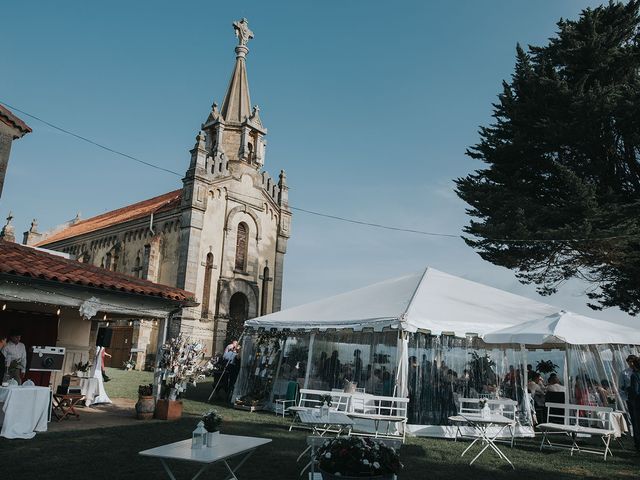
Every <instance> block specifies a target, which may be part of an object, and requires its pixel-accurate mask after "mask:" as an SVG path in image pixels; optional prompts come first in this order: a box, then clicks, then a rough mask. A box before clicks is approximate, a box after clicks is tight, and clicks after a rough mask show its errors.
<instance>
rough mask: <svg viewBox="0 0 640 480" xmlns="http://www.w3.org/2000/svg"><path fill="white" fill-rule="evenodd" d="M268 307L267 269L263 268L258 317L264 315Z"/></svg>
mask: <svg viewBox="0 0 640 480" xmlns="http://www.w3.org/2000/svg"><path fill="white" fill-rule="evenodd" d="M268 305H269V267H264V271H263V272H262V302H261V305H260V315H266V314H267V313H268V312H267V307H268Z"/></svg>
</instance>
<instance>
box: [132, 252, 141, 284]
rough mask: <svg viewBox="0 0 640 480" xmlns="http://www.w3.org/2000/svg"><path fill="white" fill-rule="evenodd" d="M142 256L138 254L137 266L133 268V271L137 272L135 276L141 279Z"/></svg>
mask: <svg viewBox="0 0 640 480" xmlns="http://www.w3.org/2000/svg"><path fill="white" fill-rule="evenodd" d="M140 263H141V261H140V254H139V253H138V255H137V256H136V261H135V265H134V267H133V271H134V272H135V276H136V277H138V278H140V276H141V271H142V267H141V266H140Z"/></svg>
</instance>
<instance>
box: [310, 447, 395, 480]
mask: <svg viewBox="0 0 640 480" xmlns="http://www.w3.org/2000/svg"><path fill="white" fill-rule="evenodd" d="M316 458H317V459H318V468H319V470H320V473H321V474H322V478H323V480H338V479H340V480H349V479H354V478H357V479H360V480H361V479H363V478H368V479H376V480H391V479H392V478H393V476H394V475H396V474H398V473H399V472H400V469H401V468H402V464H401V463H400V456H399V455H398V452H397V451H396V450H395V449H394V448H392V447H387V446H386V445H385V444H384V443H381V442H376V441H375V440H372V439H370V438H362V437H336V438H334V439H332V440H327V441H326V442H324V444H323V445H322V446H321V447H320V448H319V449H318V451H317V456H316Z"/></svg>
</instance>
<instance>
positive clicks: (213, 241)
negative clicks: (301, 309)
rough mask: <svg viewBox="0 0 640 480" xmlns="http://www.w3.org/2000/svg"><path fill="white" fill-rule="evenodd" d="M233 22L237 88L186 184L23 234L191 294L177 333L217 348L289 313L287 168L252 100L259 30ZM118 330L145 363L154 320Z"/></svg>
mask: <svg viewBox="0 0 640 480" xmlns="http://www.w3.org/2000/svg"><path fill="white" fill-rule="evenodd" d="M233 27H234V30H235V33H236V37H237V38H238V44H237V46H236V47H235V54H236V61H235V66H234V69H233V73H232V75H231V80H230V82H229V87H228V89H227V92H226V94H225V96H224V100H223V102H222V105H221V106H219V105H218V104H216V103H214V104H213V106H212V107H211V111H210V113H209V115H208V117H207V118H206V120H205V122H204V123H203V124H202V125H201V128H200V130H199V131H198V132H197V135H196V137H195V145H194V146H193V149H191V151H190V154H191V156H190V161H189V164H188V168H187V170H186V174H185V176H184V178H183V180H182V187H181V188H179V189H177V190H174V191H171V192H168V193H164V194H162V195H158V196H157V197H154V198H150V199H148V200H144V201H141V202H138V203H135V204H133V205H128V206H125V207H122V208H118V209H117V210H113V211H110V212H107V213H104V214H102V215H98V216H95V217H92V218H88V219H84V220H81V219H79V218H75V219H74V220H72V221H70V222H68V223H66V224H64V225H62V226H59V227H56V228H54V229H53V230H51V231H48V232H38V230H37V224H36V222H35V221H34V222H33V224H32V226H31V229H30V230H29V231H28V232H25V234H24V243H25V244H28V245H33V246H37V247H43V248H47V249H51V250H57V251H61V252H65V253H67V254H71V255H73V256H74V257H75V258H76V259H77V260H79V261H81V262H87V263H90V264H93V265H96V266H100V267H102V268H105V269H107V270H111V271H115V272H120V273H126V274H128V275H132V276H135V277H139V278H144V279H148V280H151V281H153V282H157V283H161V284H165V285H169V286H172V287H178V288H180V289H183V290H186V291H188V292H192V293H193V294H194V295H195V301H196V302H197V303H198V304H199V305H198V306H196V307H188V308H183V309H182V310H181V312H179V313H178V314H176V315H174V316H173V320H172V322H171V324H170V325H169V331H168V336H169V337H172V336H176V335H178V334H179V333H181V334H183V335H185V336H188V337H190V338H192V339H194V340H197V341H200V342H202V343H203V344H205V345H206V347H207V350H208V351H209V352H210V353H214V352H220V351H221V350H222V349H223V348H224V345H225V342H228V341H230V340H231V339H234V338H238V336H239V335H240V333H241V331H242V327H243V323H244V321H245V320H247V319H249V318H252V317H256V316H259V315H264V314H267V313H271V312H275V311H278V310H280V307H281V299H282V279H283V268H284V255H285V253H286V251H287V241H288V239H289V236H290V226H291V210H290V208H289V204H288V187H287V179H286V175H285V172H284V171H282V170H281V171H280V174H279V175H278V177H277V178H273V177H271V176H270V175H269V174H268V173H267V172H266V171H265V170H263V166H264V162H265V147H266V141H265V137H266V134H267V129H266V128H265V126H264V125H263V123H262V120H261V119H260V109H259V108H258V106H257V105H256V106H252V104H251V97H250V93H249V83H248V79H247V70H246V57H247V54H248V53H249V48H248V46H247V44H248V42H249V40H250V39H252V38H253V32H251V30H249V27H248V23H247V20H246V19H244V18H243V19H241V20H239V21H237V22H234V23H233ZM110 327H111V328H114V336H113V338H114V342H115V344H114V345H113V348H114V349H125V350H126V351H129V352H130V355H132V358H133V359H134V362H135V363H136V367H137V368H144V366H145V365H144V363H145V359H146V360H147V361H148V359H149V358H151V356H152V355H153V353H154V350H155V347H154V345H155V342H154V339H155V338H157V334H158V332H157V331H155V330H156V329H157V326H155V322H135V321H123V320H120V321H118V322H117V324H116V325H114V324H113V322H112V324H111V325H110ZM124 356H125V357H126V353H125V355H124ZM119 357H120V358H122V357H121V356H119ZM112 366H115V367H120V366H121V364H120V365H116V364H114V365H112Z"/></svg>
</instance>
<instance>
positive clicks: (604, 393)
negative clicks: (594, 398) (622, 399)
mask: <svg viewBox="0 0 640 480" xmlns="http://www.w3.org/2000/svg"><path fill="white" fill-rule="evenodd" d="M595 389H596V392H598V397H599V400H600V404H601V405H603V406H605V407H606V406H608V405H609V403H615V398H616V397H615V394H614V393H613V390H612V389H611V385H609V381H608V380H602V381H601V382H600V385H598V384H596V385H595ZM609 399H612V401H611V402H610V400H609Z"/></svg>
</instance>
